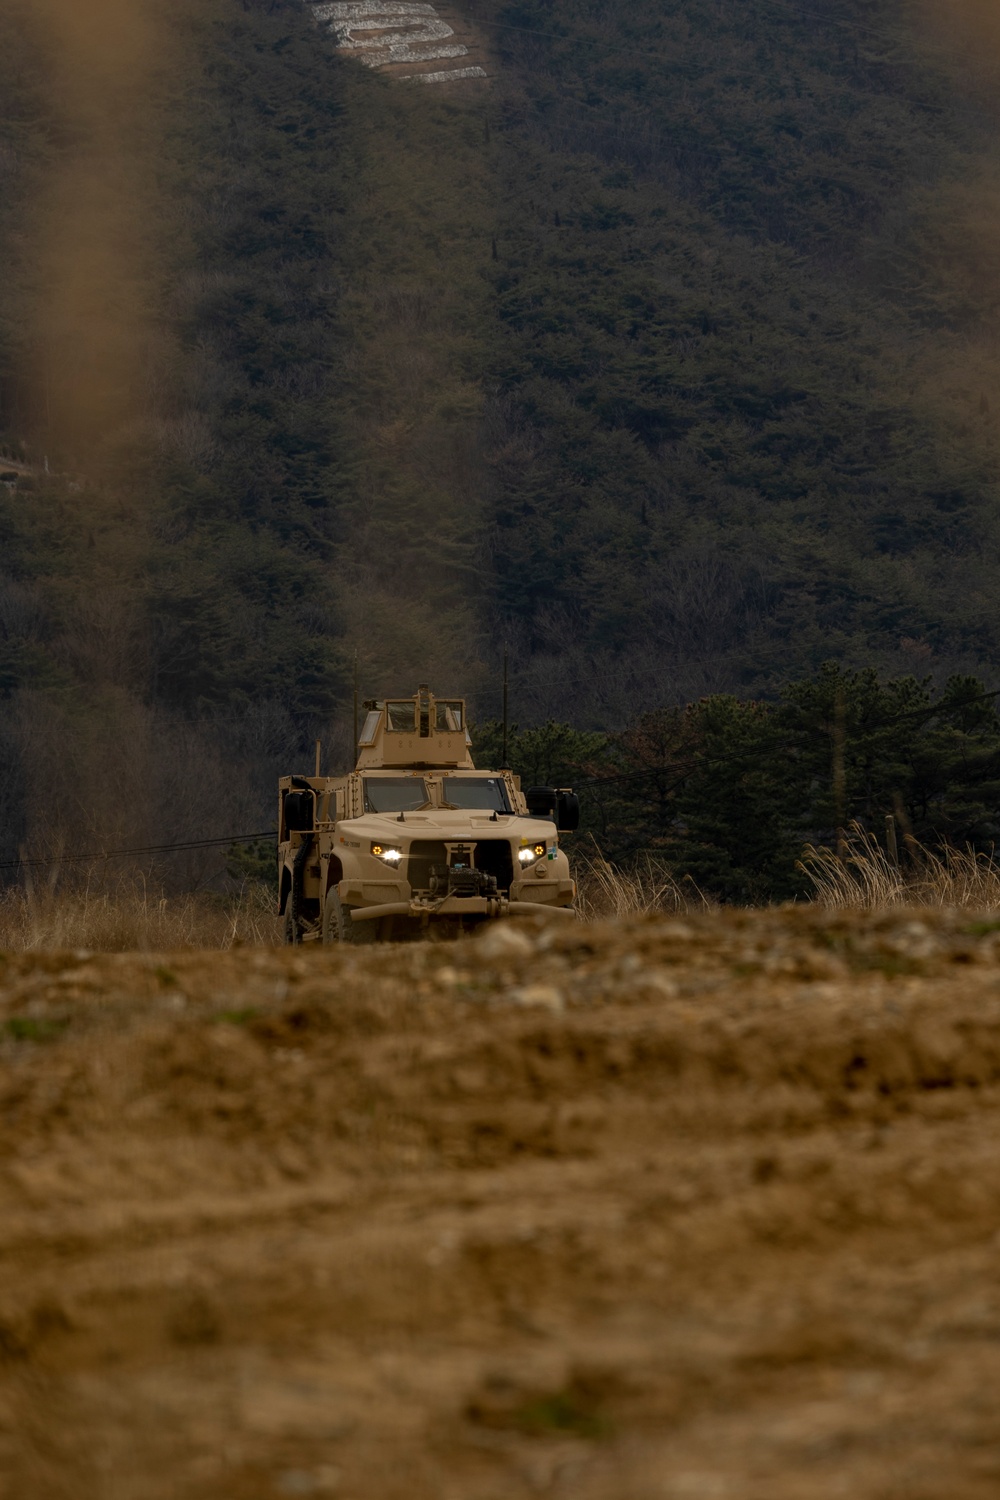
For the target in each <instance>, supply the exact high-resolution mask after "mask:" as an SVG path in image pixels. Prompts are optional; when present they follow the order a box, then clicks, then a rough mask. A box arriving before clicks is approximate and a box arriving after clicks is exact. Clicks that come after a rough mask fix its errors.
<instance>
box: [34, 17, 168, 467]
mask: <svg viewBox="0 0 1000 1500" xmlns="http://www.w3.org/2000/svg"><path fill="white" fill-rule="evenodd" d="M28 8H29V12H30V13H31V15H32V17H33V20H34V22H35V24H36V26H37V27H38V28H39V29H40V32H41V36H42V40H43V45H44V48H45V51H46V54H47V56H48V59H49V88H50V95H51V109H52V118H53V122H54V130H55V138H56V141H57V143H58V145H59V146H60V148H61V149H60V151H59V152H58V158H57V160H58V165H57V167H56V169H55V171H54V173H53V174H52V176H51V178H50V180H49V182H48V184H47V186H46V190H45V193H44V197H43V201H42V202H41V203H40V204H39V205H38V214H37V234H38V245H37V258H36V266H37V291H38V297H37V302H38V306H39V308H40V312H39V317H38V328H37V346H36V365H37V368H36V371H35V378H36V387H37V389H38V390H39V391H40V392H42V393H43V395H41V396H40V398H39V403H38V404H39V407H40V408H41V410H40V411H39V413H38V420H39V423H40V426H41V427H42V430H43V432H44V433H45V438H46V442H47V444H48V445H49V446H51V447H52V448H53V449H54V451H55V452H57V453H58V452H61V453H63V454H64V455H65V456H67V457H69V458H70V461H75V462H76V463H78V464H80V463H82V464H84V465H86V464H88V463H92V462H93V461H94V460H95V458H96V456H97V455H98V454H99V453H100V451H101V450H102V448H103V447H104V446H105V445H106V444H107V443H108V442H109V440H112V439H113V438H114V437H115V435H116V434H120V433H121V432H122V430H123V429H124V428H127V426H128V424H129V423H130V422H131V421H132V420H133V419H134V418H135V416H136V414H137V412H138V409H139V405H140V393H141V390H142V384H143V376H144V364H145V351H146V346H147V341H148V334H149V326H150V311H149V308H148V306H147V305H146V301H147V300H148V280H147V277H148V270H149V260H150V253H149V249H148V246H147V243H146V242H147V237H148V233H149V225H148V223H147V222H146V219H147V217H148V216H147V213H146V208H147V204H148V199H149V183H150V177H151V173H150V170H149V167H148V166H147V165H146V163H147V162H148V161H149V156H148V153H147V151H146V150H145V146H146V143H147V140H148V136H149V133H150V129H151V125H150V107H149V101H150V90H151V84H152V80H153V77H154V73H155V71H156V69H157V68H158V67H159V66H160V65H161V63H162V62H163V61H164V60H165V54H166V52H167V51H168V50H169V48H168V44H167V38H166V35H165V32H166V28H165V27H164V25H163V23H162V20H161V17H160V14H159V7H157V6H156V5H155V4H153V3H152V0H89V3H87V4H85V5H81V4H80V3H79V0H28ZM144 287H145V288H147V290H145V291H144Z"/></svg>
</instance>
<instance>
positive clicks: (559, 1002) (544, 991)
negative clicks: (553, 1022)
mask: <svg viewBox="0 0 1000 1500" xmlns="http://www.w3.org/2000/svg"><path fill="white" fill-rule="evenodd" d="M507 998H508V999H509V1000H510V1001H511V1002H512V1003H513V1004H514V1005H524V1006H528V1007H532V1008H534V1009H536V1010H548V1011H552V1012H553V1014H557V1013H558V1012H559V1011H561V1010H564V1009H565V1007H566V1002H565V1001H564V999H563V992H562V990H558V989H556V987H555V985H554V984H524V985H521V986H520V988H519V989H516V990H511V991H510V992H509V994H508V996H507Z"/></svg>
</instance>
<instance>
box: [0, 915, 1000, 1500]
mask: <svg viewBox="0 0 1000 1500" xmlns="http://www.w3.org/2000/svg"><path fill="white" fill-rule="evenodd" d="M994 929H997V930H994ZM0 1035H2V1038H3V1040H2V1043H0V1257H2V1273H0V1495H3V1496H4V1497H5V1500H6V1497H11V1500H34V1497H45V1500H49V1497H51V1500H57V1497H58V1500H168V1497H169V1500H176V1497H206V1500H208V1497H212V1500H264V1497H280V1496H294V1495H317V1496H322V1495H332V1496H335V1497H338V1500H374V1497H378V1500H424V1497H426V1500H501V1497H520V1496H533V1495H550V1496H556V1497H573V1500H598V1497H600V1500H701V1497H707V1500H715V1497H721V1500H806V1497H814V1496H815V1497H822V1500H826V1497H831V1500H832V1497H839V1496H847V1497H850V1500H865V1497H873V1500H874V1497H878V1500H897V1497H898V1500H904V1497H905V1500H965V1497H970V1500H971V1497H982V1500H987V1497H990V1500H993V1497H995V1496H996V1495H997V1494H998V1493H1000V1402H998V1399H997V1394H996V1393H997V1388H998V1385H1000V1248H998V1247H1000V1171H998V1166H1000V1160H998V1158H1000V1148H998V1139H1000V1138H998V1134H997V1120H998V1114H997V1106H998V1103H1000V1087H998V1085H1000V923H994V924H992V925H991V924H990V923H989V922H988V921H984V922H982V923H976V922H974V921H972V920H971V919H970V918H969V917H968V916H967V915H965V914H963V915H962V916H958V915H953V916H948V915H947V914H946V915H944V916H940V917H930V916H928V915H927V914H923V915H921V916H920V917H919V918H917V917H915V916H906V915H903V916H899V915H894V916H893V917H892V918H891V919H877V918H865V919H851V918H848V917H845V916H837V917H829V916H827V917H824V916H823V915H822V914H819V913H816V912H784V913H765V914H743V915H739V914H728V915H725V914H724V915H721V916H720V915H711V916H706V917H704V918H685V919H684V920H683V921H679V920H672V919H665V918H658V919H655V920H652V919H651V920H648V921H643V922H637V923H635V924H633V925H631V926H630V927H627V928H625V927H618V928H608V929H597V928H586V927H583V926H575V925H574V926H572V927H571V928H569V929H568V930H567V929H564V928H560V929H558V931H556V932H554V933H552V932H548V933H544V934H532V935H530V937H529V936H527V935H518V934H517V932H516V930H515V929H514V928H513V927H510V928H504V929H502V930H501V929H495V930H493V931H492V932H491V933H490V934H489V935H487V936H486V937H485V938H483V939H480V940H478V941H476V942H471V941H470V942H466V943H463V944H458V945H454V946H449V945H421V946H414V947H408V948H399V949H387V948H377V949H368V950H347V951H345V952H342V953H341V952H338V951H331V950H328V949H317V950H315V951H310V950H286V951H269V950H251V949H247V950H243V951H236V952H230V953H225V954H214V953H213V954H206V953H193V954H192V953H188V954H183V955H173V956H168V957H149V956H148V955H144V956H140V955H134V954H129V955H115V956H112V955H101V956H91V955H88V954H84V953H76V954H69V955H65V954H64V955H53V954H48V955H38V954H25V955H18V956H16V957H10V958H8V959H7V961H6V962H3V963H0Z"/></svg>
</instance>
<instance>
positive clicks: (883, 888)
mask: <svg viewBox="0 0 1000 1500" xmlns="http://www.w3.org/2000/svg"><path fill="white" fill-rule="evenodd" d="M799 869H800V870H801V871H802V872H803V874H804V875H806V876H807V877H808V879H809V880H810V882H811V883H812V886H813V889H814V891H815V899H816V901H817V903H818V904H819V905H820V906H823V907H827V908H829V909H834V910H838V911H886V910H891V909H892V908H894V907H901V906H953V907H964V908H966V909H971V910H976V911H989V910H994V909H996V908H1000V863H998V861H997V859H996V857H995V856H994V855H993V854H977V853H976V852H975V850H973V849H946V850H945V851H944V852H943V853H941V854H935V853H933V852H932V851H931V850H930V849H925V848H923V847H922V846H921V845H919V844H917V843H916V842H915V841H913V840H910V841H909V843H908V847H907V850H906V861H905V863H904V864H903V865H902V866H899V865H897V864H896V862H895V861H894V860H893V859H892V858H891V857H890V855H889V854H888V853H887V852H886V850H884V849H883V848H882V847H881V845H880V844H879V842H878V839H877V838H876V837H875V835H874V834H872V833H869V832H867V831H866V830H865V829H863V828H861V827H860V826H859V825H858V824H854V825H852V827H851V828H850V830H849V833H848V838H847V848H846V851H845V853H844V854H843V855H838V854H836V853H835V852H834V851H833V850H832V849H816V848H814V847H813V846H812V845H808V846H807V847H806V850H805V853H804V854H803V857H802V859H801V860H800V862H799Z"/></svg>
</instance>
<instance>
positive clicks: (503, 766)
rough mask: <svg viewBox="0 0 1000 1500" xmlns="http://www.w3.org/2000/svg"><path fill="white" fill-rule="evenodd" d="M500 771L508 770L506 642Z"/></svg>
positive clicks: (505, 645)
mask: <svg viewBox="0 0 1000 1500" xmlns="http://www.w3.org/2000/svg"><path fill="white" fill-rule="evenodd" d="M500 769H501V771H509V770H510V766H509V765H508V764H507V644H506V642H504V648H503V754H502V755H501V757H500Z"/></svg>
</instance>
